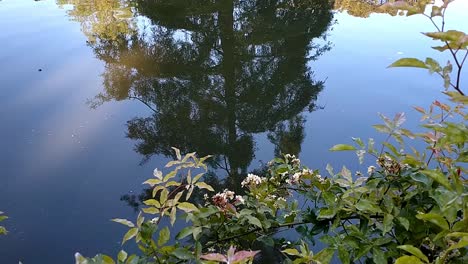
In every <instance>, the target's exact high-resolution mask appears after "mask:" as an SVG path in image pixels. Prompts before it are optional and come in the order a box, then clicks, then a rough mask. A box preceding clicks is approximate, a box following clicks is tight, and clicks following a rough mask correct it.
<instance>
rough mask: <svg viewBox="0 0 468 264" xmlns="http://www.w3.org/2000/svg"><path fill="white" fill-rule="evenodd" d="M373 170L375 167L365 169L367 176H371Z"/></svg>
mask: <svg viewBox="0 0 468 264" xmlns="http://www.w3.org/2000/svg"><path fill="white" fill-rule="evenodd" d="M375 169H376V168H375V166H369V167H368V168H367V174H369V175H372V173H374V172H375Z"/></svg>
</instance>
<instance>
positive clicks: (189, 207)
mask: <svg viewBox="0 0 468 264" xmlns="http://www.w3.org/2000/svg"><path fill="white" fill-rule="evenodd" d="M177 208H179V209H180V210H182V211H184V212H193V211H198V208H197V207H196V206H195V205H194V204H192V203H188V202H183V203H180V204H178V205H177Z"/></svg>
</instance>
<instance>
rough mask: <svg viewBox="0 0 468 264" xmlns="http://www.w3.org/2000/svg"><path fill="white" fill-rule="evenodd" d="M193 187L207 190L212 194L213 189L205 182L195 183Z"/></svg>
mask: <svg viewBox="0 0 468 264" xmlns="http://www.w3.org/2000/svg"><path fill="white" fill-rule="evenodd" d="M195 185H196V186H197V187H198V188H200V189H206V190H208V191H210V192H214V189H213V187H211V185H209V184H207V183H205V182H197V183H195Z"/></svg>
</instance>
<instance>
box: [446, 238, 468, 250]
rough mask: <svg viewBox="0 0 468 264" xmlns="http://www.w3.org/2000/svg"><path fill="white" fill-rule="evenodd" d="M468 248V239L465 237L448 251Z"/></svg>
mask: <svg viewBox="0 0 468 264" xmlns="http://www.w3.org/2000/svg"><path fill="white" fill-rule="evenodd" d="M467 246H468V237H467V236H464V237H462V238H461V239H460V241H458V243H456V244H454V245H451V246H450V247H449V248H448V249H447V250H454V249H458V248H464V247H467Z"/></svg>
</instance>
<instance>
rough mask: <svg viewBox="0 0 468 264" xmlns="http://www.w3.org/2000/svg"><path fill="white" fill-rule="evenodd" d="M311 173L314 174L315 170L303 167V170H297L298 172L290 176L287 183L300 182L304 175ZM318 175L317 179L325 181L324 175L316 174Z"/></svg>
mask: <svg viewBox="0 0 468 264" xmlns="http://www.w3.org/2000/svg"><path fill="white" fill-rule="evenodd" d="M310 174H314V172H313V171H312V170H308V169H303V170H302V171H301V172H296V173H294V174H293V175H292V176H291V178H289V179H287V180H286V183H287V184H296V183H298V182H299V181H300V180H301V178H302V176H304V175H310ZM316 177H317V179H318V180H319V181H320V182H323V181H324V180H323V178H322V176H320V175H316Z"/></svg>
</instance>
